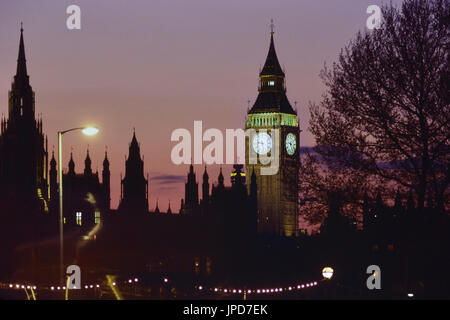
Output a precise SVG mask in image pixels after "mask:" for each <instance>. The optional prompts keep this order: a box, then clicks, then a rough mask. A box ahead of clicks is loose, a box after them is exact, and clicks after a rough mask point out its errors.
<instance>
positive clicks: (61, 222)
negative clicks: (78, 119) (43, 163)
mask: <svg viewBox="0 0 450 320" xmlns="http://www.w3.org/2000/svg"><path fill="white" fill-rule="evenodd" d="M75 130H81V132H83V134H85V135H87V136H93V135H96V134H97V133H98V131H99V130H98V129H97V128H95V127H79V128H72V129H69V130H64V131H58V175H59V279H60V281H61V285H64V236H63V232H64V214H63V172H62V135H63V134H64V133H67V132H70V131H75Z"/></svg>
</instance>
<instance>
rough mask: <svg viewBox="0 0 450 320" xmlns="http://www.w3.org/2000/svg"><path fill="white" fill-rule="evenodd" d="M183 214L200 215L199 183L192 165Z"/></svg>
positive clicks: (188, 176)
mask: <svg viewBox="0 0 450 320" xmlns="http://www.w3.org/2000/svg"><path fill="white" fill-rule="evenodd" d="M184 194H185V195H184V206H183V210H182V213H183V214H192V213H199V204H198V183H197V181H196V178H195V172H194V166H193V165H192V164H191V165H190V167H189V173H188V175H187V181H186V185H185V192H184Z"/></svg>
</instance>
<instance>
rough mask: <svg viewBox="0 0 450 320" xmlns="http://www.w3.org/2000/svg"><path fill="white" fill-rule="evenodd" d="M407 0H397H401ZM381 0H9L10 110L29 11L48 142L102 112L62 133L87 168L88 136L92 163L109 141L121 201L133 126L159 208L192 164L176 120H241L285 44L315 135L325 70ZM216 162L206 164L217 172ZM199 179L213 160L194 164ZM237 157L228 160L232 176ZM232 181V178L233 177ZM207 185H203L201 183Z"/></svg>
mask: <svg viewBox="0 0 450 320" xmlns="http://www.w3.org/2000/svg"><path fill="white" fill-rule="evenodd" d="M400 2H401V1H400V0H398V1H393V3H394V4H396V3H400ZM382 3H384V2H382V1H377V0H345V1H336V0H321V1H317V0H303V1H301V0H290V1H279V0H277V1H274V0H272V1H266V0H252V1H250V0H228V1H224V0H222V1H218V0H189V1H188V0H176V1H175V0H128V1H123V0H77V1H75V0H71V1H65V0H53V1H49V0H39V1H35V0H26V1H25V0H1V1H0V17H1V19H0V70H1V76H0V110H1V111H0V112H1V113H3V114H4V115H7V113H8V90H9V89H10V87H11V81H12V79H13V76H14V74H15V70H16V60H17V52H18V48H19V36H20V22H21V21H23V24H24V40H25V49H26V58H27V66H28V73H29V75H30V82H31V85H32V87H33V89H34V91H35V93H36V113H37V114H41V113H42V118H43V124H44V132H45V133H46V134H47V135H48V138H49V152H50V154H51V150H52V146H55V151H56V138H57V131H58V130H63V129H69V128H72V127H77V126H80V125H84V124H88V123H89V124H95V125H97V126H98V127H99V128H100V129H101V132H100V134H99V135H98V136H96V137H89V138H87V137H85V136H82V135H81V134H80V133H76V132H74V133H70V134H67V135H65V136H64V150H63V152H64V165H63V166H64V168H67V162H68V160H69V155H70V149H71V147H72V148H73V152H74V159H75V164H76V166H75V170H76V171H77V172H82V170H83V168H84V158H85V156H86V148H87V146H88V145H89V150H90V154H91V159H92V163H93V165H92V166H93V169H94V170H96V169H98V170H99V172H101V170H102V161H103V158H104V152H105V146H108V154H109V159H110V163H111V173H112V176H111V189H112V192H111V197H112V207H113V208H115V207H116V206H117V205H118V201H119V196H120V174H121V173H124V165H125V163H124V160H125V155H127V154H128V144H129V142H130V141H131V138H132V133H133V127H135V128H136V135H137V138H138V141H139V142H140V144H141V153H142V155H143V156H144V157H145V172H148V173H149V174H150V190H149V193H150V195H149V198H150V208H151V210H153V208H154V207H155V203H156V199H157V198H158V199H159V207H160V209H161V210H163V211H165V210H166V209H167V204H168V201H169V199H170V200H171V203H172V210H175V211H176V212H178V210H179V206H180V199H181V198H182V197H184V182H185V176H186V172H187V170H188V166H187V165H180V166H177V165H174V164H173V163H172V162H171V159H170V151H171V149H172V147H173V146H174V145H175V143H172V142H171V141H170V135H171V132H172V131H173V130H174V129H176V128H186V129H189V130H193V122H194V120H202V121H203V128H204V130H205V129H207V128H218V129H221V130H225V129H226V128H243V127H244V122H245V115H246V111H247V100H249V99H250V100H251V103H253V102H254V99H255V98H256V96H257V85H258V71H259V67H260V65H262V64H263V63H264V61H265V58H266V55H267V51H268V47H269V24H270V19H274V23H275V35H274V37H275V47H276V50H277V54H278V58H279V60H280V63H281V64H282V65H284V67H285V70H286V78H287V95H288V98H289V99H290V101H291V104H292V105H294V101H298V104H297V108H298V111H299V119H300V126H301V129H302V130H303V132H302V134H301V142H300V143H301V145H302V146H311V145H314V139H313V138H312V136H311V134H310V133H309V132H308V131H307V127H308V121H309V116H308V113H309V112H308V102H309V101H316V102H319V101H320V97H321V95H322V93H323V90H324V86H323V84H322V83H321V80H320V78H319V76H318V75H319V72H320V70H321V69H322V67H323V65H324V63H325V62H326V63H327V64H329V65H330V64H332V63H333V61H335V60H336V58H337V56H338V54H339V51H340V49H341V48H342V47H344V46H345V45H346V44H347V43H348V42H349V41H350V39H351V38H352V37H354V35H355V34H356V33H357V32H358V31H359V30H361V31H364V29H365V24H366V19H367V17H368V14H367V13H366V9H367V7H368V6H369V5H372V4H377V5H381V4H382ZM71 4H76V5H79V6H80V7H81V30H68V29H67V28H66V18H67V16H68V15H67V14H66V8H67V6H69V5H71ZM218 169H219V167H218V166H211V167H208V171H209V173H210V183H216V181H217V174H218ZM196 171H197V181H198V182H201V174H202V173H203V167H202V166H198V167H196ZM230 171H231V166H224V173H226V174H227V175H226V177H229V173H230ZM225 181H226V184H230V181H229V178H226V180H225ZM200 194H201V192H200Z"/></svg>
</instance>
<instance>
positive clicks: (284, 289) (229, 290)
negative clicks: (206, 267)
mask: <svg viewBox="0 0 450 320" xmlns="http://www.w3.org/2000/svg"><path fill="white" fill-rule="evenodd" d="M315 286H317V281H314V282H310V283H306V284H299V285H297V286H290V287H286V288H271V289H221V288H217V287H216V288H210V289H209V290H210V291H214V292H223V293H235V294H242V293H247V294H249V293H256V294H262V293H280V292H285V291H292V290H301V289H304V288H312V287H315ZM197 289H198V290H199V291H202V290H204V289H205V290H207V289H206V288H203V286H198V287H197Z"/></svg>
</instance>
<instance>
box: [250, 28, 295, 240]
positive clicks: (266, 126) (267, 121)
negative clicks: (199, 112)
mask: <svg viewBox="0 0 450 320" xmlns="http://www.w3.org/2000/svg"><path fill="white" fill-rule="evenodd" d="M273 34H274V32H273V24H272V25H271V32H270V47H269V53H268V54H267V58H266V62H265V64H264V67H263V68H262V70H261V72H260V74H259V78H260V81H259V88H258V97H257V98H256V101H255V103H254V105H253V107H252V108H251V109H250V110H249V111H248V114H247V121H246V123H245V129H246V130H249V129H253V130H254V131H255V133H256V134H254V135H253V136H252V135H250V136H249V137H248V138H247V140H246V144H245V148H246V150H245V151H246V171H247V174H252V172H254V173H255V175H256V184H257V205H258V233H260V234H265V235H275V236H287V237H292V236H297V235H298V197H299V195H298V171H299V151H298V149H299V133H300V130H299V124H298V120H297V112H296V111H294V109H293V108H292V106H291V104H290V103H289V100H288V98H287V96H286V86H285V74H284V72H283V70H282V68H281V66H280V63H279V61H278V58H277V54H276V52H275V45H274V40H273ZM250 148H252V149H250ZM252 154H253V155H257V156H260V155H272V156H274V157H277V160H278V166H279V167H278V170H276V173H275V174H270V175H268V174H264V173H263V172H262V171H261V168H264V167H265V165H263V164H262V163H260V162H259V161H258V162H256V161H251V157H252V156H251V155H252ZM247 187H248V188H249V186H247Z"/></svg>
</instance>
